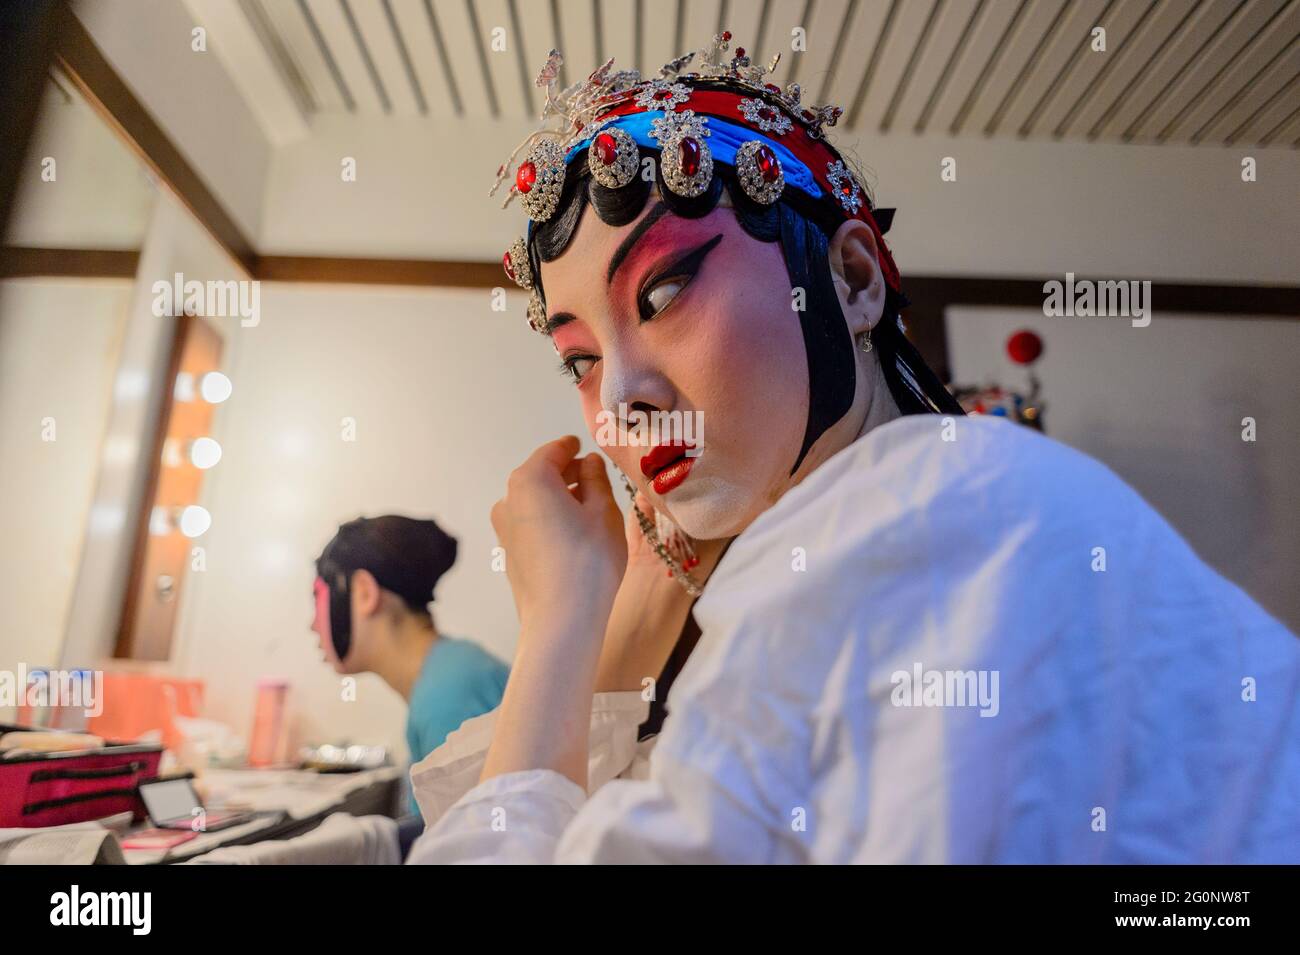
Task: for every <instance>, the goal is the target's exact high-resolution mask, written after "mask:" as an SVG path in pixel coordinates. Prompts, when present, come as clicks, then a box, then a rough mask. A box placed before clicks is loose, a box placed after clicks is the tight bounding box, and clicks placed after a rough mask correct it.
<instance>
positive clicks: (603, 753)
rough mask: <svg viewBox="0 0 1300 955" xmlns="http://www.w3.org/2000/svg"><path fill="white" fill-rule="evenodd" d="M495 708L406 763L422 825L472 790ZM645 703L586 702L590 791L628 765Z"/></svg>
mask: <svg viewBox="0 0 1300 955" xmlns="http://www.w3.org/2000/svg"><path fill="white" fill-rule="evenodd" d="M499 710H500V707H499V706H498V707H497V708H496V709H493V710H491V711H489V712H487V713H484V714H482V715H480V716H475V717H474V718H472V719H468V720H466V721H465V722H464V723H462V724H461V725H460V728H459V729H456V730H453V731H452V732H451V733H450V734H448V736H447V739H446V740H444V741H443V744H442V745H441V746H439V747H438V748H437V749H435V750H434V751H433V752H431V753H430V754H429V755H428V756H426V757H425V758H424V759H422V760H420V761H419V762H418V763H416V764H415V765H413V766H412V767H411V789H412V791H413V792H414V794H415V801H416V803H418V804H419V807H420V814H421V815H422V816H423V817H424V821H425V825H426V826H431V825H433V824H434V823H435V822H437V821H438V820H439V819H440V818H442V815H443V813H445V812H446V811H447V809H448V808H449V807H450V806H451V805H452V804H453V803H455V802H456V800H458V799H460V798H461V796H463V795H465V794H466V793H467V792H469V791H470V790H471V789H473V788H474V787H475V786H476V785H477V783H478V778H479V775H480V774H481V773H482V771H483V763H484V762H485V760H486V759H487V751H488V747H489V746H490V745H491V744H492V733H493V731H494V730H495V728H496V720H497V713H498V712H499ZM649 712H650V704H649V702H648V701H646V700H643V699H642V698H641V691H640V690H623V691H618V692H611V693H597V694H595V695H594V696H593V697H592V701H591V728H590V738H589V739H590V742H589V747H588V752H589V757H588V763H587V778H588V779H589V780H590V785H591V788H592V789H593V790H595V789H596V788H597V787H599V786H601V785H603V784H604V783H605V782H607V781H608V780H610V779H613V778H614V777H615V776H617V775H618V774H619V773H621V772H623V770H624V769H626V768H627V766H628V764H629V763H631V762H632V759H633V757H634V756H635V755H636V752H637V729H638V727H639V726H640V725H641V724H642V723H644V722H645V720H646V718H647V716H648V715H649Z"/></svg>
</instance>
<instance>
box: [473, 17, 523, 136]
mask: <svg viewBox="0 0 1300 955" xmlns="http://www.w3.org/2000/svg"><path fill="white" fill-rule="evenodd" d="M462 3H463V4H464V7H465V15H466V17H467V19H468V20H469V22H470V31H471V32H470V33H469V36H470V37H474V38H476V40H475V44H474V45H475V47H476V48H477V50H479V51H481V52H482V58H481V65H480V66H479V68H478V69H479V72H478V73H476V74H474V75H476V76H481V75H482V73H483V69H484V68H486V69H487V73H488V75H489V76H490V77H491V79H492V85H491V91H492V93H493V94H494V95H495V96H496V102H497V110H498V114H497V115H500V116H520V115H523V113H524V110H525V107H526V105H527V104H526V103H525V102H524V99H523V92H522V90H521V88H520V85H519V60H518V58H517V57H516V55H515V49H514V44H515V40H514V30H513V28H512V27H511V24H510V9H509V5H508V4H507V2H506V0H473V2H472V3H469V2H465V0H462ZM497 30H503V31H505V32H504V38H503V39H504V43H505V49H504V50H502V49H497V48H496V46H499V44H496V37H495V32H496V31H497ZM467 42H468V40H467ZM475 55H476V57H477V56H478V54H477V53H476V54H475Z"/></svg>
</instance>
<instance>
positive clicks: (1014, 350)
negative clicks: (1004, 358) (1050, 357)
mask: <svg viewBox="0 0 1300 955" xmlns="http://www.w3.org/2000/svg"><path fill="white" fill-rule="evenodd" d="M1042 353H1043V340H1042V339H1041V338H1039V337H1038V335H1037V334H1036V333H1034V332H1031V331H1030V330H1029V329H1027V328H1026V329H1022V330H1021V331H1018V332H1016V333H1015V334H1014V335H1012V336H1011V337H1010V338H1008V339H1007V355H1008V356H1010V358H1011V360H1012V361H1014V362H1015V363H1016V364H1017V365H1030V364H1033V363H1034V362H1035V361H1037V360H1038V357H1039V356H1040V355H1042Z"/></svg>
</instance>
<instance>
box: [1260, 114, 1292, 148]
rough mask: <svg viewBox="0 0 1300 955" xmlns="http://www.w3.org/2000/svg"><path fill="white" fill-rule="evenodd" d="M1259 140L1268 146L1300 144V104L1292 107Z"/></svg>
mask: <svg viewBox="0 0 1300 955" xmlns="http://www.w3.org/2000/svg"><path fill="white" fill-rule="evenodd" d="M1260 142H1261V143H1263V144H1264V145H1270V146H1273V145H1275V146H1285V145H1292V146H1300V106H1297V107H1296V108H1295V109H1293V110H1292V111H1291V112H1290V113H1289V114H1288V115H1287V116H1286V117H1284V118H1283V119H1282V121H1281V122H1280V123H1279V124H1278V125H1277V126H1275V127H1274V128H1272V129H1270V130H1269V131H1267V132H1265V133H1264V138H1263V139H1261V140H1260Z"/></svg>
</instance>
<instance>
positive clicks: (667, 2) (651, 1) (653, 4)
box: [634, 0, 760, 75]
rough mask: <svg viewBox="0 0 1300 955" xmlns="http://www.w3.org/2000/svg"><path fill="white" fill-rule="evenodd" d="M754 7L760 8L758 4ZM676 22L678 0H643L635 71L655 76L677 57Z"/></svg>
mask: <svg viewBox="0 0 1300 955" xmlns="http://www.w3.org/2000/svg"><path fill="white" fill-rule="evenodd" d="M746 5H747V6H749V4H746ZM752 5H753V6H754V7H755V8H757V7H758V6H760V4H759V3H757V2H755V3H753V4H752ZM676 21H677V0H641V64H640V65H639V66H635V67H634V68H635V69H639V70H641V71H642V72H643V73H646V74H649V75H654V74H655V73H656V72H658V70H659V67H660V66H662V65H663V64H665V63H667V62H668V61H669V60H671V59H672V58H673V57H674V56H675V55H677V54H675V53H674V52H673V34H674V32H675V30H676V26H675V24H676Z"/></svg>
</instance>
